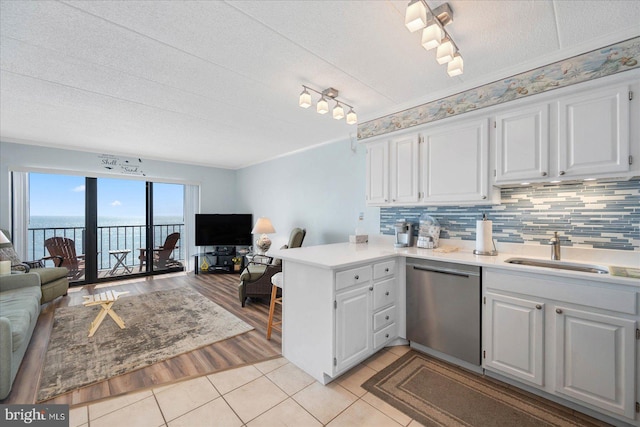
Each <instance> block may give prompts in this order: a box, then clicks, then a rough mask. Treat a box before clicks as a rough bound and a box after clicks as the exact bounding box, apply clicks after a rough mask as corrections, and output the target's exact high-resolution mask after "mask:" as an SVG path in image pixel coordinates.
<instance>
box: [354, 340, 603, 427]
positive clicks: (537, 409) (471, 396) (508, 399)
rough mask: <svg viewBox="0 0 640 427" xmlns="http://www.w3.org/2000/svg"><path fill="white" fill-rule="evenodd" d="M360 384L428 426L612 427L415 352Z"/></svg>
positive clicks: (409, 353)
mask: <svg viewBox="0 0 640 427" xmlns="http://www.w3.org/2000/svg"><path fill="white" fill-rule="evenodd" d="M362 387H363V388H364V389H365V390H367V391H369V392H371V393H372V394H374V395H375V396H377V397H379V398H380V399H382V400H384V401H385V402H387V403H388V404H390V405H391V406H393V407H395V408H396V409H398V410H400V411H401V412H403V413H405V414H406V415H408V416H410V417H412V418H414V419H415V420H417V421H418V422H420V423H421V424H423V425H425V426H483V427H484V426H505V427H506V426H518V427H533V426H537V427H539V426H576V427H577V426H580V427H585V426H589V427H591V426H605V425H608V424H606V423H602V422H600V421H598V420H595V419H593V418H591V417H588V416H586V415H581V414H576V413H575V412H574V411H572V410H571V409H568V408H565V407H563V406H561V405H559V404H556V403H554V402H551V401H549V400H547V399H543V398H541V397H538V396H535V395H533V394H530V393H527V392H524V391H521V390H519V389H515V388H513V387H507V386H505V385H502V384H500V383H499V382H497V381H495V380H493V379H490V378H487V377H484V376H481V375H478V374H474V373H472V372H469V371H466V370H464V369H461V368H458V367H456V366H453V365H451V364H449V363H446V362H442V361H440V360H437V359H435V358H433V357H430V356H427V355H425V354H422V353H418V352H417V351H410V352H408V353H407V354H405V355H404V356H402V357H401V358H400V359H398V360H397V361H395V362H393V363H392V364H391V365H389V366H387V367H386V368H384V369H383V370H382V371H380V372H378V373H377V374H375V375H374V376H373V377H371V378H370V379H369V380H367V381H366V382H365V383H364V384H363V385H362Z"/></svg>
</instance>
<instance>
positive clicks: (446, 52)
mask: <svg viewBox="0 0 640 427" xmlns="http://www.w3.org/2000/svg"><path fill="white" fill-rule="evenodd" d="M454 54H455V50H454V49H453V43H451V40H450V39H445V40H444V41H443V42H442V44H441V45H440V46H438V49H437V50H436V61H438V64H440V65H442V64H446V63H448V62H451V61H452V60H453V55H454Z"/></svg>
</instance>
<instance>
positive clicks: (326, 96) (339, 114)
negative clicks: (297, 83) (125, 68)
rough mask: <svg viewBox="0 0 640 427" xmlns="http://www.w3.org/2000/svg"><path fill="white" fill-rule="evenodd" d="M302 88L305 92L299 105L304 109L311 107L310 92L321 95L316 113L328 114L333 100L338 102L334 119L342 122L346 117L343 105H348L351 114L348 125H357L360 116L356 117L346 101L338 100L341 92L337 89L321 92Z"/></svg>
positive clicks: (333, 112)
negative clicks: (330, 102) (330, 101)
mask: <svg viewBox="0 0 640 427" xmlns="http://www.w3.org/2000/svg"><path fill="white" fill-rule="evenodd" d="M302 88H303V90H302V93H301V94H300V101H299V103H298V105H300V106H301V107H302V108H309V107H310V106H311V94H310V93H309V91H311V92H315V93H317V94H318V95H320V99H319V100H318V103H317V104H316V111H317V112H318V113H320V114H327V113H328V112H329V100H333V101H335V102H336V105H335V106H334V107H333V110H332V115H333V118H334V119H336V120H342V119H343V118H344V117H345V114H344V107H343V105H346V106H347V107H349V112H348V113H347V123H348V124H350V125H355V124H356V123H358V116H357V115H356V112H355V111H353V107H352V106H351V105H349V104H347V103H346V102H344V101H340V100H338V93H339V92H338V90H337V89H334V88H332V87H330V88H327V89H325V90H323V91H322V92H319V91H317V90H315V89H312V88H310V87H309V86H305V85H302Z"/></svg>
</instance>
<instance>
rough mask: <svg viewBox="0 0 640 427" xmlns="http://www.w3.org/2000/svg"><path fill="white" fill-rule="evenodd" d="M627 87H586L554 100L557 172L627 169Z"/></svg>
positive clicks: (580, 173) (566, 174) (579, 174)
mask: <svg viewBox="0 0 640 427" xmlns="http://www.w3.org/2000/svg"><path fill="white" fill-rule="evenodd" d="M629 102H630V101H629V88H628V86H626V85H623V86H615V87H605V88H600V89H595V90H589V91H586V92H584V93H579V94H576V95H570V96H564V97H561V98H560V99H559V101H558V115H559V120H558V152H557V156H558V160H557V161H558V172H557V173H558V175H559V176H561V177H566V178H574V177H589V176H597V175H602V174H607V173H616V172H626V171H628V170H629Z"/></svg>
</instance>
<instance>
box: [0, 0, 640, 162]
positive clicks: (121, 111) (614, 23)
mask: <svg viewBox="0 0 640 427" xmlns="http://www.w3.org/2000/svg"><path fill="white" fill-rule="evenodd" d="M441 3H442V2H439V1H438V2H435V1H429V4H430V5H431V6H432V7H436V6H438V5H440V4H441ZM406 4H407V2H406V1H396V0H386V1H385V0H379V1H346V0H345V1H324V0H318V1H313V0H306V1H226V2H222V1H209V2H202V1H193V2H191V1H126V2H119V1H118V2H116V1H95V0H91V1H22V0H20V1H5V0H0V73H1V74H0V139H2V140H3V141H10V142H21V143H27V144H36V145H45V146H53V147H61V148H70V149H79V150H86V151H93V152H98V153H105V154H119V155H131V156H135V157H143V158H148V159H159V160H171V161H178V162H185V163H193V164H204V165H210V166H218V167H227V168H239V167H243V166H246V165H250V164H254V163H257V162H260V161H263V160H266V159H271V158H274V157H277V156H281V155H284V154H287V153H290V152H293V151H297V150H301V149H305V148H308V147H312V146H314V145H318V144H322V143H325V142H330V141H336V140H348V139H349V138H353V139H355V135H356V127H355V125H353V126H350V125H347V124H346V123H345V122H344V120H343V121H336V120H333V119H332V118H331V117H330V115H325V116H320V115H319V114H317V113H315V111H313V108H309V109H306V110H305V109H302V108H300V107H298V105H297V102H298V95H299V93H300V91H301V85H302V84H306V85H309V86H311V87H313V88H316V89H320V90H321V89H324V88H326V87H329V86H332V87H335V88H337V89H339V90H340V98H342V99H343V100H344V101H345V102H347V103H349V104H352V105H354V106H355V108H356V111H357V112H358V117H359V120H360V121H361V122H362V121H366V120H370V119H374V118H376V117H379V116H382V115H385V114H389V113H392V112H396V111H399V110H401V109H404V108H408V107H412V106H416V105H418V104H421V103H424V102H427V101H431V100H433V99H437V98H441V97H444V96H446V95H450V94H453V93H457V92H459V91H461V90H465V89H469V88H472V87H475V86H478V85H481V84H484V83H488V82H491V81H494V80H497V79H500V78H504V77H508V76H510V75H512V74H514V73H517V72H522V71H526V70H528V69H531V68H534V67H537V66H541V65H544V64H547V63H550V62H554V61H556V60H559V59H563V58H565V57H568V56H573V55H576V54H579V53H582V52H585V51H588V50H592V49H596V48H599V47H602V46H605V45H607V44H611V43H614V42H617V41H621V40H625V39H627V38H630V37H634V36H638V35H640V24H639V23H640V1H637V0H630V1H611V0H609V1H577V0H556V1H550V0H535V1H525V0H516V1H508V0H499V1H479V0H469V1H456V0H452V1H450V2H449V4H450V5H451V8H452V9H453V11H454V22H453V24H451V25H450V26H448V27H447V30H448V31H449V32H450V33H451V35H452V36H453V38H454V40H455V42H456V44H457V45H458V47H459V48H460V51H461V53H462V54H463V56H464V59H465V72H464V74H463V75H462V76H460V77H456V78H450V77H448V76H447V74H446V66H440V65H438V64H437V63H436V61H435V53H434V52H433V51H428V52H427V51H425V50H424V49H423V48H422V47H421V46H420V43H419V38H420V36H419V33H413V34H412V33H409V31H407V29H406V28H405V26H404V10H405V7H406Z"/></svg>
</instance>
